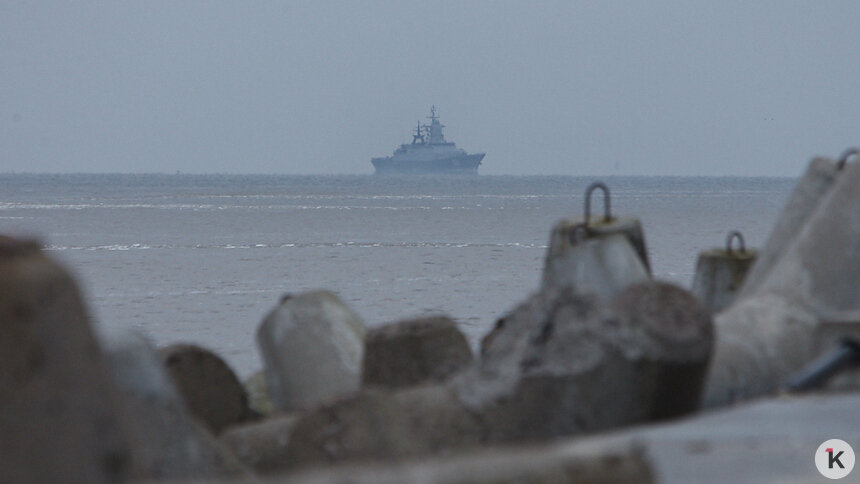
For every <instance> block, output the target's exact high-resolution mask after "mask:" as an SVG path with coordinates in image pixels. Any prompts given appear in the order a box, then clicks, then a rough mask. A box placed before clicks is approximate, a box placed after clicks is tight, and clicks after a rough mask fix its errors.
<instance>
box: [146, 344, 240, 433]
mask: <svg viewBox="0 0 860 484" xmlns="http://www.w3.org/2000/svg"><path fill="white" fill-rule="evenodd" d="M158 353H159V355H160V356H161V361H162V363H164V367H165V368H166V369H167V373H168V374H169V375H170V378H171V380H173V384H174V385H175V386H176V389H177V390H179V393H180V395H181V396H182V399H183V400H184V401H185V406H186V407H187V408H188V411H190V412H191V414H192V415H194V417H195V418H197V419H198V420H199V421H201V422H203V423H205V424H206V426H207V427H208V428H209V430H210V431H211V432H212V433H214V434H218V433H220V432H221V431H222V430H224V428H226V427H228V426H230V425H235V424H237V423H239V422H242V421H245V420H249V419H250V418H251V409H250V408H249V407H248V397H247V395H246V394H245V388H244V387H243V386H242V384H241V383H240V382H239V379H238V378H237V377H236V374H235V373H233V370H231V369H230V366H229V365H227V363H226V362H224V360H222V359H221V358H220V357H219V356H218V355H216V354H215V353H213V352H211V351H209V350H207V349H205V348H202V347H200V346H197V345H191V344H173V345H170V346H167V347H164V348H160V349H159V350H158Z"/></svg>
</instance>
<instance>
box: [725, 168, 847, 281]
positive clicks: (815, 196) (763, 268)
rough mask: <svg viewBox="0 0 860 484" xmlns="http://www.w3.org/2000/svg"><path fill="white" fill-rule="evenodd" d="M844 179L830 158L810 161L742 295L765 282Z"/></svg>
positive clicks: (754, 266) (748, 277)
mask: <svg viewBox="0 0 860 484" xmlns="http://www.w3.org/2000/svg"><path fill="white" fill-rule="evenodd" d="M839 176H840V170H839V169H838V168H837V163H836V162H835V161H833V160H830V159H827V158H815V159H813V160H812V161H810V162H809V166H808V167H807V168H806V173H804V174H803V176H802V177H801V178H800V180H798V182H797V185H795V186H794V190H792V192H791V195H790V196H789V197H788V201H787V202H786V204H785V207H784V208H783V209H782V212H780V214H779V218H777V220H776V223H775V224H774V226H773V229H772V230H771V232H770V235H769V236H768V238H767V242H765V244H764V246H763V247H762V249H761V251H760V252H759V255H758V260H757V261H756V263H755V264H754V265H753V267H752V268H751V269H750V270H749V273H748V274H747V276H746V278H745V279H744V284H743V286H742V288H741V290H740V294H745V293H750V292H752V291H753V290H754V289H755V287H756V286H758V285H759V284H760V283H761V282H762V280H764V279H765V278H766V277H767V276H768V274H769V273H770V271H771V269H772V268H773V266H774V264H775V263H776V262H777V261H778V260H779V259H780V257H782V254H783V252H784V251H785V249H786V248H787V247H788V246H789V245H790V244H791V242H792V241H793V240H794V238H795V237H797V235H798V234H799V233H800V231H801V229H802V228H803V226H804V225H805V224H806V221H807V220H809V217H810V216H811V215H812V214H813V213H814V212H815V210H816V209H817V208H818V205H819V204H820V203H821V201H822V200H823V199H824V198H825V195H827V193H828V192H829V191H830V190H831V189H832V188H833V186H834V184H835V183H836V180H837V179H838V178H839Z"/></svg>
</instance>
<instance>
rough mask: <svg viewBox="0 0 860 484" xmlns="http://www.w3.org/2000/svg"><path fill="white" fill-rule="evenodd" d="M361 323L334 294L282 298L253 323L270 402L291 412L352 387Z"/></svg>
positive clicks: (356, 385)
mask: <svg viewBox="0 0 860 484" xmlns="http://www.w3.org/2000/svg"><path fill="white" fill-rule="evenodd" d="M365 332H366V330H365V327H364V323H363V322H362V321H361V319H360V318H359V317H358V315H357V314H356V313H355V312H354V311H352V309H350V308H349V307H348V306H346V305H345V304H344V303H343V302H342V301H341V300H340V299H339V298H338V297H337V296H335V295H334V294H332V293H330V292H327V291H314V292H308V293H304V294H300V295H298V296H295V297H290V298H286V299H285V300H284V301H282V302H281V304H280V305H278V307H276V308H275V309H274V310H273V311H272V312H271V313H269V315H268V316H266V318H265V319H264V320H263V322H262V324H260V326H259V328H257V345H258V347H259V348H260V353H261V354H262V357H263V361H264V362H265V369H266V379H267V381H268V383H269V391H270V393H271V396H272V400H273V401H274V403H275V406H276V407H277V408H279V409H280V410H285V411H293V410H300V409H304V408H312V407H314V406H316V405H318V404H320V403H322V402H325V401H327V400H332V399H335V398H337V397H340V396H344V395H348V394H350V393H353V392H356V391H357V390H358V388H359V383H360V379H361V360H362V354H363V351H364V336H365Z"/></svg>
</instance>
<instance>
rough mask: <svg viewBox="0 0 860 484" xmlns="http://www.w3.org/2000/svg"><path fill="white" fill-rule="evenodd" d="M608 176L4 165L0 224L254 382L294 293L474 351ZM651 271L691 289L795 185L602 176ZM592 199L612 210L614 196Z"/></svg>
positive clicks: (98, 295)
mask: <svg viewBox="0 0 860 484" xmlns="http://www.w3.org/2000/svg"><path fill="white" fill-rule="evenodd" d="M596 180H597V178H594V177H564V176H552V177H544V176H540V177H538V176H534V177H514V176H472V177H450V176H436V177H432V176H431V177H406V176H404V177H399V176H393V177H378V176H282V175H271V176H270V175H248V176H242V175H179V174H177V175H85V174H80V175H28V174H0V233H3V234H11V235H16V236H34V237H36V238H38V239H39V240H41V242H42V243H43V244H44V246H45V247H46V248H47V250H48V251H49V253H50V255H51V256H53V257H55V258H56V259H58V260H60V261H61V262H63V263H64V264H65V265H66V266H67V267H69V268H70V269H71V271H72V272H73V273H74V274H75V275H76V277H77V280H78V281H79V283H80V284H81V287H82V288H83V291H84V294H85V297H86V298H87V301H88V306H89V308H90V311H91V313H92V315H93V319H94V320H95V321H96V324H98V325H100V326H102V327H131V328H135V329H137V330H139V331H141V332H143V333H144V334H146V335H147V336H149V337H150V338H151V339H152V340H153V341H154V342H155V343H156V344H158V345H165V344H170V343H178V342H186V343H196V344H200V345H202V346H205V347H207V348H210V349H212V350H214V351H216V352H217V353H218V354H220V355H221V356H223V357H224V358H225V359H226V360H227V361H228V362H229V363H230V364H231V365H232V366H233V368H234V369H235V370H236V371H237V373H239V374H240V376H247V375H248V374H250V373H252V372H253V371H255V370H257V369H259V368H260V367H261V366H262V363H261V362H260V359H259V355H258V352H257V348H256V343H255V340H254V338H255V331H256V328H257V326H258V325H259V324H260V322H261V321H262V319H263V318H264V317H265V316H266V314H267V313H268V312H269V311H270V310H271V309H272V308H273V307H275V305H276V304H277V303H278V300H279V299H280V297H281V296H282V295H283V294H285V293H300V292H302V291H307V290H312V289H320V288H322V289H329V290H332V291H334V292H336V293H337V294H339V295H340V297H341V298H342V299H343V300H344V301H345V302H346V303H347V304H349V305H350V306H351V307H353V308H354V309H355V310H356V311H357V312H358V313H359V314H360V315H361V316H362V318H363V319H364V320H365V322H366V324H367V325H368V326H376V325H380V324H384V323H387V322H393V321H397V320H401V319H405V318H410V317H415V316H420V315H426V314H440V313H442V314H447V315H449V316H450V317H452V318H453V319H455V320H456V321H457V322H458V323H459V325H460V328H461V329H462V330H463V332H464V333H465V334H466V335H467V337H468V338H469V339H470V341H471V342H472V344H473V345H475V344H477V342H478V341H479V340H480V338H481V337H482V336H483V335H484V334H485V333H486V332H487V331H489V329H490V328H491V327H492V325H493V323H494V321H495V320H496V319H497V318H498V317H500V316H501V315H503V314H504V313H505V312H507V311H508V310H510V309H512V308H513V307H514V306H515V305H516V304H518V303H519V302H520V301H522V300H523V299H524V298H526V297H527V296H528V295H529V294H530V293H532V292H533V291H535V290H536V289H537V287H538V284H539V281H540V275H541V270H542V266H543V259H544V253H545V251H546V249H547V241H548V239H549V231H550V229H551V227H552V225H553V223H554V222H555V221H556V220H558V219H560V218H565V217H570V216H580V215H581V214H582V211H583V195H584V192H585V189H586V187H587V186H588V185H589V184H590V183H591V182H593V181H596ZM601 180H602V181H604V182H605V183H606V184H607V185H608V186H609V188H610V191H611V207H612V211H613V214H616V215H623V216H633V217H638V218H639V219H640V220H641V221H642V223H643V224H644V228H645V237H646V244H647V250H648V253H649V257H650V261H651V266H652V270H653V273H654V276H655V277H656V278H658V279H662V280H667V281H669V282H673V283H676V284H678V285H681V286H682V287H685V288H688V287H689V286H690V284H691V282H692V278H693V271H694V269H695V262H696V257H697V255H698V253H699V251H702V250H706V249H710V248H713V247H720V246H723V245H724V244H725V238H726V234H727V233H728V232H729V231H730V230H740V231H741V232H742V233H743V235H744V237H745V239H746V242H747V245H748V246H751V247H752V246H757V245H761V244H762V243H763V242H764V240H765V239H766V237H767V235H768V233H769V231H770V228H771V226H772V225H773V223H774V221H775V219H776V217H777V215H778V214H779V211H780V209H781V208H782V206H783V204H784V203H785V201H786V199H787V197H788V195H789V193H790V190H791V188H792V186H793V184H794V183H795V180H794V179H787V178H678V177H633V178H626V177H605V178H602V179H601ZM594 196H595V198H594V200H593V201H592V206H593V207H594V210H595V213H596V214H602V213H603V199H602V194H601V193H600V192H599V191H598V192H595V194H594Z"/></svg>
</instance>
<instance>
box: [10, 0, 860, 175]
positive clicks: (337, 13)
mask: <svg viewBox="0 0 860 484" xmlns="http://www.w3.org/2000/svg"><path fill="white" fill-rule="evenodd" d="M858 20H860V2H856V1H841V2H813V1H808V2H796V1H767V2H748V1H743V2H732V1H713V0H707V1H698V0H697V1H690V0H688V1H677V2H676V1H644V2H610V1H594V2H478V1H456V2H428V1H422V2H410V3H407V2H401V1H385V2H383V1H365V2H357V1H356V2H346V1H339V2H333V1H313V2H310V1H309V2H263V1H250V2H246V1H241V2H234V1H230V2H215V1H200V2H191V1H185V2H174V1H150V0H148V1H145V2H119V1H105V2H92V1H80V2H65V1H63V2H60V1H56V2H47V1H46V2H26V1H21V2H18V1H11V0H0V172H6V171H13V170H14V171H32V172H79V171H83V172H174V171H176V170H181V171H183V172H206V173H371V172H372V167H371V165H370V162H369V160H370V158H371V157H372V156H384V155H389V154H391V151H392V150H393V149H394V148H395V147H396V145H397V144H399V143H403V142H407V141H409V140H411V137H410V131H411V129H412V128H413V126H414V124H415V123H416V122H417V121H419V120H422V121H424V116H426V115H427V114H428V110H429V107H430V105H431V104H435V105H436V106H437V108H438V110H439V114H440V116H441V119H442V122H443V123H445V124H446V125H447V126H448V128H447V130H446V136H447V137H448V138H449V139H450V140H453V141H455V142H457V143H458V145H459V146H460V147H462V148H464V149H466V150H468V151H484V152H486V153H487V156H486V158H485V159H484V165H483V167H482V168H481V173H485V174H572V175H590V174H621V175H642V174H645V175H779V176H794V175H797V174H799V173H800V172H801V171H802V169H803V167H804V166H805V163H806V162H807V161H808V159H809V158H810V157H811V156H813V155H816V154H825V155H832V156H835V155H838V154H839V153H840V152H841V151H842V150H843V149H844V148H847V147H848V146H849V145H858V144H860V102H858V101H860V89H858V81H860V48H858V40H860V30H858V27H857V25H858Z"/></svg>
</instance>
